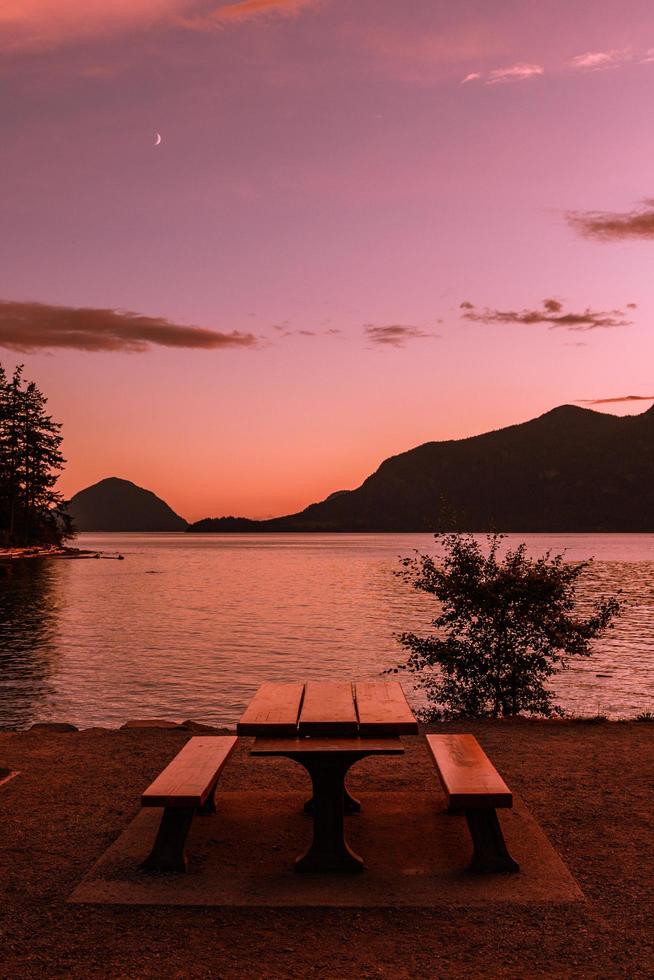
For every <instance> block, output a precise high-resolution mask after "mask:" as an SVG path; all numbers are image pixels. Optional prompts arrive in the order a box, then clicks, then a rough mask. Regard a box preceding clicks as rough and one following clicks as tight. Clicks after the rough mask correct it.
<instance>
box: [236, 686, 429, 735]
mask: <svg viewBox="0 0 654 980" xmlns="http://www.w3.org/2000/svg"><path fill="white" fill-rule="evenodd" d="M236 732H237V734H238V735H257V736H264V737H268V738H298V737H300V738H301V737H305V736H314V737H316V736H318V737H332V738H333V737H341V738H359V737H361V736H363V737H372V736H379V737H383V736H397V735H417V733H418V723H417V721H416V719H415V718H414V715H413V712H412V711H411V708H410V707H409V704H408V702H407V700H406V697H405V695H404V691H403V690H402V687H401V685H400V684H399V683H398V682H397V681H359V682H356V683H354V684H351V683H349V682H347V681H335V682H334V681H309V682H307V683H306V684H301V683H295V684H274V683H270V682H268V683H265V684H262V685H261V687H260V688H259V690H258V691H257V693H256V694H255V696H254V698H253V699H252V701H251V702H250V704H249V706H248V708H247V709H246V711H245V712H244V714H243V715H242V716H241V719H240V721H239V722H238V724H237V726H236Z"/></svg>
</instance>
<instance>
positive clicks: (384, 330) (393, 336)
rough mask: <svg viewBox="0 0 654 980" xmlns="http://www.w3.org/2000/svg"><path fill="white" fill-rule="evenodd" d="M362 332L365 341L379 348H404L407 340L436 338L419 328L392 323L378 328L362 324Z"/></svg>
mask: <svg viewBox="0 0 654 980" xmlns="http://www.w3.org/2000/svg"><path fill="white" fill-rule="evenodd" d="M363 331H364V333H365V335H366V337H367V339H368V340H369V341H370V342H371V343H372V344H375V345H376V346H379V347H404V346H405V345H406V343H407V341H409V340H419V339H422V338H424V337H437V336H438V334H434V333H429V332H428V331H427V330H423V329H422V328H421V327H411V326H406V325H404V324H401V323H393V324H389V325H387V326H381V327H378V326H376V325H375V324H374V323H366V324H364V327H363Z"/></svg>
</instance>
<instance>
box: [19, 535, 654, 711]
mask: <svg viewBox="0 0 654 980" xmlns="http://www.w3.org/2000/svg"><path fill="white" fill-rule="evenodd" d="M524 537H525V540H527V543H528V546H529V551H530V553H531V554H534V555H536V554H541V553H543V552H544V551H546V550H547V549H548V548H552V549H553V550H554V551H561V550H564V549H567V555H568V556H569V558H570V559H571V560H579V559H582V558H588V557H591V556H593V555H594V556H595V558H596V560H595V562H594V564H593V566H592V569H591V570H590V571H589V572H588V573H587V574H586V576H585V578H584V581H583V588H582V592H581V599H582V601H583V602H588V601H590V600H591V599H594V598H596V597H597V596H599V595H605V594H611V593H615V592H617V591H619V590H621V591H622V593H623V599H624V600H625V601H626V603H627V606H626V608H625V610H624V613H623V616H622V617H621V619H620V620H619V621H618V624H617V626H616V628H615V629H614V630H613V631H612V633H610V634H609V635H608V636H607V638H605V639H604V640H602V641H600V642H598V643H597V645H596V649H595V653H594V655H593V657H592V658H591V659H589V660H584V661H580V662H579V663H578V664H576V665H575V667H574V668H572V669H570V670H569V671H567V672H566V673H565V674H564V675H562V676H561V677H560V678H559V679H558V681H557V687H558V692H559V700H560V702H561V703H562V704H563V705H564V707H565V708H566V709H568V710H569V711H573V712H578V713H584V714H594V713H596V712H598V711H599V712H601V713H603V714H608V715H612V716H621V715H633V714H635V713H637V712H638V711H640V710H649V709H652V710H654V535H597V536H592V535H556V536H552V535H529V536H524ZM517 540H518V538H517V537H515V538H513V539H510V541H512V542H513V543H515V542H517ZM78 543H79V544H80V545H81V546H82V547H88V548H98V549H101V550H104V551H107V552H116V551H120V552H121V553H122V554H124V555H125V558H126V561H124V562H114V561H94V560H89V561H52V560H51V561H49V562H47V561H46V562H36V561H31V562H25V563H23V564H22V567H14V568H12V570H11V574H9V575H6V576H4V577H2V578H0V725H5V726H19V727H23V726H26V725H29V724H31V723H32V722H34V721H37V720H49V719H50V720H68V721H72V722H74V723H75V724H77V725H79V726H81V727H84V726H89V725H110V726H115V725H119V724H121V723H122V722H123V721H125V720H126V719H127V718H134V717H148V716H150V717H155V716H158V717H167V718H176V719H179V720H182V719H184V718H194V719H196V720H206V721H209V722H213V723H226V724H227V723H228V724H232V723H233V722H234V721H235V720H236V719H237V718H238V716H239V715H240V713H241V711H242V710H243V708H244V706H245V704H246V703H247V701H248V700H249V698H250V697H251V696H252V694H253V693H254V691H255V690H256V688H257V686H258V685H259V684H260V683H261V682H262V681H264V680H277V681H282V680H294V679H301V680H306V679H327V678H330V679H333V678H343V679H356V678H363V677H374V676H377V675H378V674H379V672H380V671H381V670H383V669H384V668H385V667H388V666H390V665H393V664H395V663H397V662H398V661H399V660H401V659H402V651H401V649H400V648H399V646H398V644H397V642H396V641H395V639H394V634H395V633H397V632H400V631H402V630H407V629H409V630H415V631H416V632H422V631H425V630H427V629H428V627H429V622H430V620H431V618H432V617H433V615H434V614H435V613H434V608H433V599H432V598H431V597H430V596H426V595H424V594H421V593H418V592H416V591H414V590H412V589H410V588H409V587H408V586H407V585H406V584H405V583H404V582H403V581H402V580H401V579H398V578H396V577H395V576H394V575H393V571H394V570H395V569H397V568H398V559H399V558H400V557H401V556H406V555H409V554H411V553H412V551H413V550H414V549H418V550H420V551H425V552H426V551H433V550H434V539H433V537H431V536H430V535H425V534H422V535H413V534H398V535H395V534H393V535H373V534H370V535H368V534H366V535H348V534H338V535H317V534H296V535H272V534H271V535H222V536H221V535H202V536H197V537H195V536H190V535H185V534H165V535H164V534H159V535H157V534H150V535H140V534H124V535H119V534H106V535H90V534H87V535H81V536H80V539H79V541H78ZM598 674H601V675H607V676H601V677H600V676H597V675H598ZM404 683H405V686H406V687H407V688H408V687H409V686H410V685H409V683H408V678H406V680H405V682H404Z"/></svg>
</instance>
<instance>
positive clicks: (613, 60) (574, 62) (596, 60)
mask: <svg viewBox="0 0 654 980" xmlns="http://www.w3.org/2000/svg"><path fill="white" fill-rule="evenodd" d="M630 59H631V52H630V51H629V49H628V48H622V49H618V48H613V49H611V50H610V51H586V52H584V54H577V55H575V57H574V58H572V59H571V61H570V67H571V68H577V69H579V68H581V69H585V70H586V71H601V70H603V69H605V68H616V67H617V66H618V65H619V64H621V63H622V62H625V61H629V60H630Z"/></svg>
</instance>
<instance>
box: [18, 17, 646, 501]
mask: <svg viewBox="0 0 654 980" xmlns="http://www.w3.org/2000/svg"><path fill="white" fill-rule="evenodd" d="M0 42H2V44H3V47H4V49H5V51H6V52H7V55H6V58H5V62H4V66H3V69H2V77H3V86H4V88H5V99H4V100H3V104H2V108H1V109H0V124H1V125H2V133H3V154H2V161H1V162H0V168H1V172H0V177H1V180H0V208H1V209H2V214H3V223H4V226H5V229H8V233H7V231H6V230H5V234H4V235H3V236H2V240H1V241H0V268H1V269H2V289H1V290H0V344H1V345H2V346H3V347H4V350H0V360H2V363H4V364H5V366H7V367H8V368H11V367H12V365H13V364H14V363H16V362H25V364H26V373H27V375H28V377H30V378H34V379H35V380H36V381H37V382H38V383H39V384H40V385H41V386H42V387H43V389H44V390H45V391H46V392H47V393H48V395H49V397H50V407H51V410H52V412H53V414H54V416H55V417H56V418H57V419H59V420H60V421H62V422H63V424H64V435H65V445H64V449H65V453H66V456H67V458H68V461H69V462H68V467H67V470H66V473H65V475H64V478H63V480H62V483H61V487H62V489H63V491H64V492H65V493H66V494H72V493H73V492H75V491H76V490H78V489H81V488H82V487H83V486H85V485H88V484H89V483H91V482H95V481H97V480H99V479H101V478H102V477H105V476H110V475H114V476H121V477H125V478H127V479H131V480H133V481H134V482H136V483H138V484H140V485H142V486H146V487H148V488H151V489H153V490H154V491H155V492H156V493H158V494H159V495H160V496H162V497H164V498H165V499H166V500H167V501H168V502H169V503H170V504H171V506H173V507H174V509H175V510H177V511H178V512H179V513H180V514H182V515H183V516H184V517H186V518H188V519H196V518H200V517H204V516H220V515H223V514H236V515H244V516H252V517H263V516H271V515H277V514H282V513H289V512H293V511H295V510H298V509H300V508H302V507H304V506H306V505H307V504H308V503H310V502H312V501H314V500H318V499H322V498H323V497H325V496H326V495H327V494H328V493H330V492H332V491H334V490H337V489H343V488H349V487H353V486H356V485H358V484H359V483H360V482H361V480H362V479H363V478H364V477H365V476H367V475H368V474H369V473H370V472H371V471H372V470H374V469H375V468H376V466H377V465H379V463H380V462H381V460H382V459H384V458H385V457H387V456H389V455H391V454H393V453H397V452H401V451H404V450H406V449H408V448H411V447H412V446H415V445H417V444H419V443H421V442H424V441H427V440H430V439H442V438H458V437H461V436H466V435H472V434H475V433H478V432H481V431H485V430H488V429H490V428H496V427H499V426H503V425H507V424H511V423H513V422H519V421H523V420H526V419H527V418H530V417H533V416H535V415H537V414H540V413H542V412H544V411H547V410H548V409H550V408H552V407H553V406H554V405H557V404H561V403H564V402H573V401H577V400H582V399H602V398H609V397H610V398H618V399H619V398H623V397H625V396H627V395H641V396H647V395H652V394H653V393H654V377H652V369H651V365H652V363H654V343H653V341H652V327H651V321H652V316H653V314H654V298H653V297H652V288H651V265H652V256H653V250H654V241H653V239H654V208H653V206H652V204H651V200H650V199H651V198H652V197H654V191H653V189H652V176H651V171H652V168H651V161H652V150H653V149H654V147H653V137H652V129H651V126H650V124H649V116H648V111H649V110H648V107H649V105H650V104H651V96H652V88H653V85H654V13H653V12H652V8H651V4H650V3H649V2H646V0H625V2H622V3H617V2H613V0H596V2H595V3H594V4H592V5H589V4H587V3H585V2H581V0H579V2H563V0H554V2H552V3H551V4H548V5H542V6H541V7H535V6H534V5H525V4H524V3H520V2H518V0H515V2H510V0H503V2H498V3H494V4H492V5H490V4H488V3H483V2H482V0H466V2H464V3H462V4H459V5H457V6H456V7H452V5H451V4H445V3H440V2H437V3H434V2H431V0H429V2H428V0H407V2H406V3H405V4H403V5H401V6H400V5H397V4H393V3H390V0H389V2H387V0H360V2H357V4H351V3H346V2H343V0H320V2H312V0H242V2H235V3H230V4H225V3H222V4H221V3H217V2H215V0H214V2H211V3H209V2H200V0H139V2H136V0H130V2H129V3H128V2H126V0H125V2H123V0H102V2H101V0H96V2H95V3H93V4H87V3H81V0H56V2H55V0H28V2H21V3H18V2H17V0H9V3H7V2H5V3H4V4H3V5H2V9H1V10H0ZM156 133H160V134H161V144H160V145H158V146H155V134H156ZM648 202H649V203H648ZM462 304H463V305H462ZM114 311H116V312H114ZM126 311H127V312H126ZM198 328H199V329H198ZM650 404H651V401H642V402H620V401H617V402H614V403H607V404H603V405H602V406H601V408H602V410H606V411H615V412H617V413H620V414H623V413H626V412H632V411H642V410H644V409H646V408H647V407H649V405H650Z"/></svg>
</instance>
